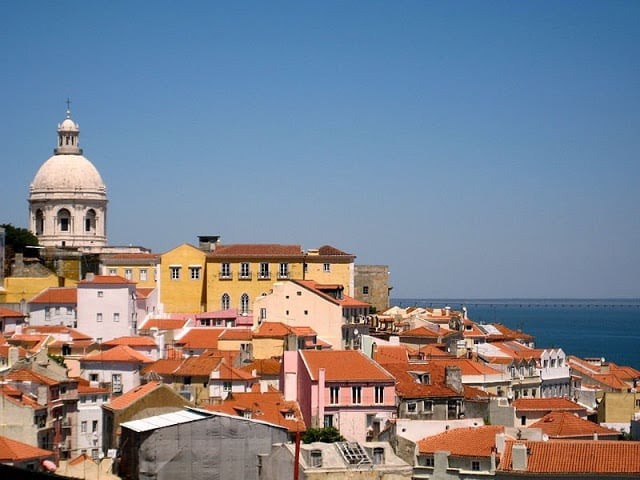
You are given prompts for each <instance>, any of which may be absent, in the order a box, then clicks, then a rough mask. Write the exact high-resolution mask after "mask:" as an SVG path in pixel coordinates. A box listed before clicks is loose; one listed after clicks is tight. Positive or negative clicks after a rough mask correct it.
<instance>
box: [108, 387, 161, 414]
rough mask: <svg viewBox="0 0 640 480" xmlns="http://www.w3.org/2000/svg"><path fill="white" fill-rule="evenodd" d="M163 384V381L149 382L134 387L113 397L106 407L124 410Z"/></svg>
mask: <svg viewBox="0 0 640 480" xmlns="http://www.w3.org/2000/svg"><path fill="white" fill-rule="evenodd" d="M161 386H162V382H149V383H145V384H143V385H140V386H138V387H135V388H132V389H131V390H129V391H128V392H125V393H123V394H122V395H120V396H119V397H115V398H113V399H112V400H111V401H110V402H109V403H107V404H105V407H108V408H110V409H112V410H122V409H124V408H127V407H129V406H131V405H132V404H134V403H135V402H137V401H138V400H140V399H141V398H143V397H145V396H146V395H148V394H149V393H151V392H153V391H154V390H156V389H158V388H160V387H161Z"/></svg>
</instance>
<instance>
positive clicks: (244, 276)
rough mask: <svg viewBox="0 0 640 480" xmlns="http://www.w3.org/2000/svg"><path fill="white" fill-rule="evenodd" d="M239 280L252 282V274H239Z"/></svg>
mask: <svg viewBox="0 0 640 480" xmlns="http://www.w3.org/2000/svg"><path fill="white" fill-rule="evenodd" d="M238 280H251V272H240V273H238Z"/></svg>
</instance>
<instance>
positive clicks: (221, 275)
mask: <svg viewBox="0 0 640 480" xmlns="http://www.w3.org/2000/svg"><path fill="white" fill-rule="evenodd" d="M218 279H219V280H232V279H233V275H231V272H228V273H222V272H221V273H219V274H218Z"/></svg>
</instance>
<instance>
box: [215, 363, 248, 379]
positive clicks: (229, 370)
mask: <svg viewBox="0 0 640 480" xmlns="http://www.w3.org/2000/svg"><path fill="white" fill-rule="evenodd" d="M216 370H217V371H218V372H219V377H218V379H219V380H231V381H238V380H244V381H250V380H257V379H258V377H256V376H254V375H253V373H249V372H246V371H244V370H240V369H238V368H233V367H230V366H229V365H227V364H226V363H224V362H223V363H220V364H219V365H218V367H217V368H216Z"/></svg>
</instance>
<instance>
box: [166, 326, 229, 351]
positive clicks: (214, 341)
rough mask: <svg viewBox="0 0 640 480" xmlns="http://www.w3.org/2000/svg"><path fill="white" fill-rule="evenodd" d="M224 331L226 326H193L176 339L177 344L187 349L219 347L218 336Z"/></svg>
mask: <svg viewBox="0 0 640 480" xmlns="http://www.w3.org/2000/svg"><path fill="white" fill-rule="evenodd" d="M224 331H225V329H224V328H207V327H193V328H190V329H189V331H188V332H187V333H185V334H184V335H183V336H182V337H180V338H179V339H176V345H181V346H182V347H183V348H184V349H185V350H189V349H194V350H195V349H197V350H200V349H209V348H218V338H219V337H220V335H222V334H223V333H224Z"/></svg>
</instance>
